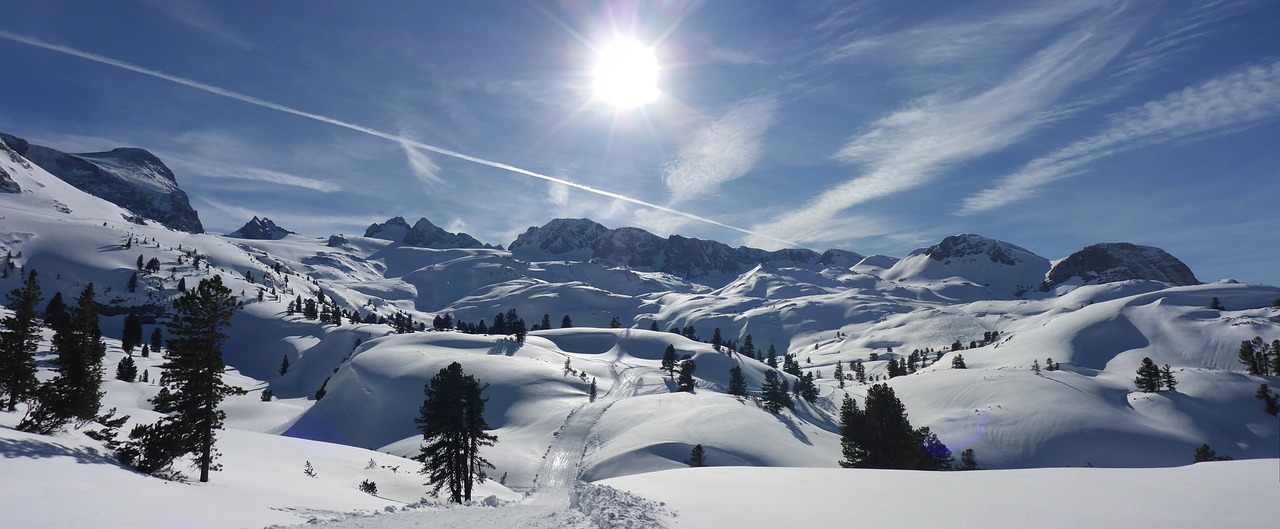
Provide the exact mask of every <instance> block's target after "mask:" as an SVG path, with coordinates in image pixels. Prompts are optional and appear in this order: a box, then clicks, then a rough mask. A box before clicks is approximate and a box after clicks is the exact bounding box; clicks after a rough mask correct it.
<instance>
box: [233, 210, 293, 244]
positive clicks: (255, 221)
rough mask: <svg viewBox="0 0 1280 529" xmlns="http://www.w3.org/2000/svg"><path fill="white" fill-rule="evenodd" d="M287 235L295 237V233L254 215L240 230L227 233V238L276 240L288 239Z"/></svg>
mask: <svg viewBox="0 0 1280 529" xmlns="http://www.w3.org/2000/svg"><path fill="white" fill-rule="evenodd" d="M289 235H297V233H295V232H292V231H289V230H286V229H284V228H281V227H279V226H276V223H274V222H271V219H269V218H266V217H262V218H258V217H257V216H256V215H255V216H254V217H253V218H252V219H249V222H246V223H244V226H241V227H240V229H238V230H236V231H233V232H231V233H228V234H227V237H232V238H235V239H268V240H278V239H283V238H285V237H288V236H289Z"/></svg>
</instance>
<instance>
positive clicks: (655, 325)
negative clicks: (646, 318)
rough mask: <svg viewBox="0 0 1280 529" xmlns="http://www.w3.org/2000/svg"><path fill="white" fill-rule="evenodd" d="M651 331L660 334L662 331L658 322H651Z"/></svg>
mask: <svg viewBox="0 0 1280 529" xmlns="http://www.w3.org/2000/svg"><path fill="white" fill-rule="evenodd" d="M649 330H651V331H653V332H659V331H660V329H659V328H658V321H657V320H654V321H651V322H649Z"/></svg>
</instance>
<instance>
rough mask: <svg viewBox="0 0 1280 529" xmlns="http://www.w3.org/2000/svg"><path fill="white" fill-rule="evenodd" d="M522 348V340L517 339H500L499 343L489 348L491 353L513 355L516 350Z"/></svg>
mask: <svg viewBox="0 0 1280 529" xmlns="http://www.w3.org/2000/svg"><path fill="white" fill-rule="evenodd" d="M519 350H520V342H517V341H515V340H498V343H496V344H494V345H493V347H490V348H489V354H490V355H494V356H497V355H501V356H513V355H515V354H516V351H519Z"/></svg>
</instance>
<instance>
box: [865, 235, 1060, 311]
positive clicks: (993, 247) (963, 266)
mask: <svg viewBox="0 0 1280 529" xmlns="http://www.w3.org/2000/svg"><path fill="white" fill-rule="evenodd" d="M1048 271H1049V260H1048V259H1045V258H1043V257H1040V256H1038V255H1036V254H1034V253H1031V251H1029V250H1027V249H1025V248H1022V247H1020V246H1016V245H1013V244H1009V243H1007V242H1004V241H998V240H995V239H990V238H987V237H983V236H980V235H972V234H963V235H952V236H950V237H947V238H945V239H943V240H942V242H939V243H938V244H935V245H933V246H930V247H928V248H920V249H918V250H915V251H913V252H911V253H910V254H908V255H907V256H906V257H904V258H903V259H902V260H901V261H898V262H897V263H895V264H894V265H893V267H892V268H890V269H889V270H887V271H885V273H884V276H883V277H884V278H885V279H888V280H891V281H899V282H903V283H912V284H930V285H934V287H932V290H934V291H936V292H938V293H940V294H942V295H944V296H948V297H956V298H957V299H969V300H972V299H986V298H997V299H1000V298H1010V297H1018V296H1021V295H1023V294H1025V293H1027V292H1029V291H1031V290H1034V289H1035V288H1037V287H1039V286H1040V283H1042V282H1043V281H1044V277H1045V274H1046V273H1047V272H1048Z"/></svg>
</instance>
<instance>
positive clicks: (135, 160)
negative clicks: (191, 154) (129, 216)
mask: <svg viewBox="0 0 1280 529" xmlns="http://www.w3.org/2000/svg"><path fill="white" fill-rule="evenodd" d="M0 141H3V142H4V143H5V144H7V145H8V146H9V147H10V148H12V149H13V150H14V151H16V152H17V153H18V154H20V155H22V156H23V157H24V158H26V159H28V160H30V161H31V162H32V163H34V164H36V165H38V166H40V168H41V169H44V170H45V171H48V172H49V173H51V174H53V175H54V176H56V177H58V178H60V179H62V180H63V181H65V182H67V183H69V184H71V185H73V186H75V187H76V188H78V189H80V190H81V191H84V192H86V193H89V194H91V195H94V196H96V197H98V198H101V199H104V200H107V201H109V202H112V203H114V204H116V205H118V206H120V207H123V208H127V209H129V210H130V211H133V212H134V213H136V214H138V215H141V216H142V217H145V218H148V219H152V220H155V221H156V222H159V223H160V224H162V225H164V226H165V227H166V228H169V229H173V230H179V231H185V232H190V233H203V232H204V226H203V225H201V224H200V217H199V216H198V215H197V214H196V210H194V209H192V208H191V203H190V201H188V199H187V194H186V193H185V192H183V191H182V189H179V188H178V182H177V180H176V179H175V178H174V176H173V171H170V170H169V168H168V167H166V166H165V165H164V162H162V161H160V159H159V158H157V157H156V156H155V155H154V154H151V153H150V152H147V151H145V150H143V149H134V148H119V149H114V150H111V151H107V152H94V153H85V154H67V153H64V152H62V151H58V150H55V149H51V148H48V147H42V146H39V145H32V144H30V143H28V142H27V140H24V139H22V138H19V137H17V136H13V135H10V134H4V133H0Z"/></svg>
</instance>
